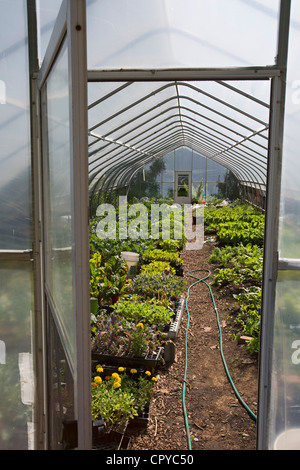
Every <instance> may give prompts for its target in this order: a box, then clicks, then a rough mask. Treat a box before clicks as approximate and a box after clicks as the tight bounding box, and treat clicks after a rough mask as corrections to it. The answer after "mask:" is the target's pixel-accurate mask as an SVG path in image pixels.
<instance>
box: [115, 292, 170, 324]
mask: <svg viewBox="0 0 300 470" xmlns="http://www.w3.org/2000/svg"><path fill="white" fill-rule="evenodd" d="M113 308H114V311H115V313H116V314H117V315H119V316H120V317H123V318H126V319H127V320H131V321H134V322H143V323H148V324H150V325H152V324H155V325H168V324H169V323H170V322H171V319H172V315H173V312H172V311H171V310H170V309H169V308H167V307H164V306H163V305H159V304H158V303H156V302H154V301H148V302H144V301H142V300H138V298H137V297H136V296H134V297H133V298H129V299H125V298H124V299H123V298H122V299H120V300H119V301H118V302H117V303H116V304H115V305H114V306H113Z"/></svg>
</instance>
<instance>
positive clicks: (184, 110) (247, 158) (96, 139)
mask: <svg viewBox="0 0 300 470" xmlns="http://www.w3.org/2000/svg"><path fill="white" fill-rule="evenodd" d="M269 83H270V82H269V81H268V80H266V79H265V80H257V81H255V80H249V81H232V82H229V81H224V80H219V79H218V80H214V81H207V80H204V81H183V80H180V81H177V80H173V81H170V82H158V81H153V82H151V81H145V82H143V81H136V82H135V81H131V80H130V81H126V82H124V83H119V82H97V81H92V82H90V83H89V106H88V112H89V185H90V191H91V193H95V192H99V191H108V190H110V189H113V188H121V187H124V186H128V185H129V184H130V181H131V179H132V177H133V175H134V174H135V173H136V172H137V171H138V170H139V169H141V168H142V167H144V165H146V164H147V163H149V162H151V161H153V160H155V159H157V158H160V157H162V156H164V155H166V154H167V153H169V152H171V151H173V150H176V149H178V148H180V147H188V148H190V149H193V150H194V151H196V152H198V153H199V154H201V155H202V156H204V157H207V158H209V159H211V160H214V161H216V162H217V163H219V164H221V165H223V166H224V167H226V168H228V169H229V170H231V171H232V172H233V173H234V174H235V175H236V177H237V178H238V179H239V180H240V181H241V182H243V183H244V184H246V183H247V184H250V185H259V186H263V187H265V185H266V175H267V159H268V129H269V108H270V107H269V95H270V90H269Z"/></svg>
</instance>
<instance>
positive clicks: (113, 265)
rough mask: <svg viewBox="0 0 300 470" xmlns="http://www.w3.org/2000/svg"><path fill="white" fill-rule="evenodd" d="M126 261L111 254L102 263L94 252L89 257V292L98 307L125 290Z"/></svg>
mask: <svg viewBox="0 0 300 470" xmlns="http://www.w3.org/2000/svg"><path fill="white" fill-rule="evenodd" d="M127 271H128V267H127V263H126V261H125V260H123V259H122V258H120V257H119V256H112V257H111V258H110V259H109V260H108V261H106V262H105V263H104V265H102V256H101V254H100V253H98V252H96V253H94V255H93V256H92V258H91V259H90V294H91V297H94V298H96V299H97V300H98V305H99V307H101V306H105V305H109V304H111V303H113V302H114V300H115V299H116V298H117V297H118V296H120V295H121V294H122V293H123V292H125V290H126V278H127Z"/></svg>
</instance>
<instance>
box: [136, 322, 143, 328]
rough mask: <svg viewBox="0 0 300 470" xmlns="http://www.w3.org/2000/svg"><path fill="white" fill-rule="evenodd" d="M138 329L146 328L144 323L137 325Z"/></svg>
mask: <svg viewBox="0 0 300 470" xmlns="http://www.w3.org/2000/svg"><path fill="white" fill-rule="evenodd" d="M136 327H137V328H144V325H143V323H138V324H137V325H136Z"/></svg>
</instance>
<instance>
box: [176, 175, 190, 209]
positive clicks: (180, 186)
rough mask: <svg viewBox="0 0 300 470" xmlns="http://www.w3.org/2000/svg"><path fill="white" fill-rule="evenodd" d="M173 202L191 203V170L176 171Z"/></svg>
mask: <svg viewBox="0 0 300 470" xmlns="http://www.w3.org/2000/svg"><path fill="white" fill-rule="evenodd" d="M175 185H176V188H175V202H177V203H178V204H190V203H191V172H188V171H187V172H176V179H175Z"/></svg>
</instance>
